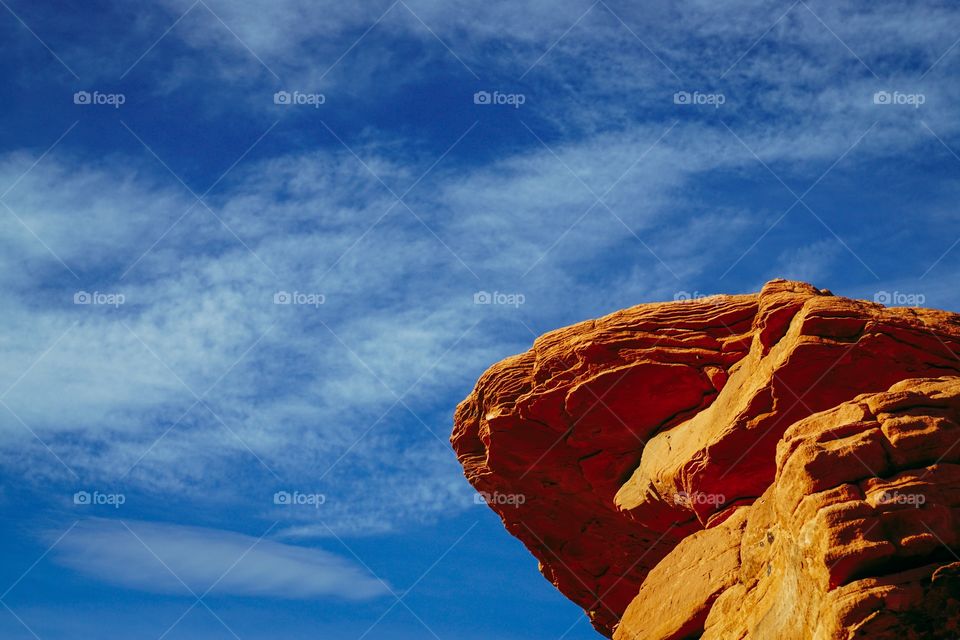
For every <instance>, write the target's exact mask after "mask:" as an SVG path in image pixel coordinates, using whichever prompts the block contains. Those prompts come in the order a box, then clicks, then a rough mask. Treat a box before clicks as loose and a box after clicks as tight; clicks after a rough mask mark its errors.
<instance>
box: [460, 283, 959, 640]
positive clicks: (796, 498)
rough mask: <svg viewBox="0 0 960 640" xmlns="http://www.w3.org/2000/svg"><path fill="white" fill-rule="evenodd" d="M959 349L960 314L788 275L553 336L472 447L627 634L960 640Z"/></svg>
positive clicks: (614, 632) (557, 564) (533, 528)
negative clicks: (854, 296)
mask: <svg viewBox="0 0 960 640" xmlns="http://www.w3.org/2000/svg"><path fill="white" fill-rule="evenodd" d="M958 353H960V316H958V315H956V314H952V313H947V312H944V311H936V310H930V309H910V308H885V307H883V306H881V305H879V304H875V303H870V302H865V301H858V300H851V299H847V298H842V297H838V296H834V295H832V294H831V293H830V292H829V291H826V290H821V289H816V288H815V287H813V286H811V285H807V284H804V283H798V282H788V281H783V280H779V281H773V282H770V283H768V284H767V285H766V286H765V287H764V288H763V290H762V291H761V292H760V293H758V294H752V295H736V296H713V297H711V298H706V299H700V300H692V301H681V302H669V303H657V304H645V305H639V306H636V307H632V308H630V309H625V310H623V311H619V312H617V313H614V314H611V315H609V316H606V317H604V318H600V319H597V320H590V321H587V322H583V323H580V324H578V325H574V326H571V327H567V328H564V329H559V330H557V331H552V332H550V333H547V334H545V335H544V336H541V337H540V338H538V339H537V340H536V341H535V343H534V345H533V348H532V349H530V351H528V352H526V353H524V354H520V355H517V356H513V357H511V358H508V359H506V360H504V361H503V362H500V363H499V364H496V365H494V366H493V367H491V368H490V369H489V370H488V371H487V372H486V373H485V374H484V375H483V376H482V377H481V378H480V380H479V382H478V383H477V385H476V388H475V389H474V391H473V393H471V394H470V396H469V397H468V398H467V399H466V400H464V401H463V402H462V403H461V404H460V405H459V407H458V408H457V412H456V417H455V426H454V431H453V435H452V437H451V441H452V443H453V446H454V449H455V450H456V452H457V455H458V457H459V459H460V462H461V463H462V465H463V467H464V471H465V473H466V476H467V478H468V480H469V481H470V482H471V483H472V484H473V485H474V487H476V489H477V490H479V491H481V492H484V493H485V494H487V495H489V496H494V497H495V498H496V497H498V496H501V497H504V498H505V499H492V500H490V501H489V503H490V506H491V507H492V508H493V509H494V510H495V511H497V513H498V514H499V515H500V517H501V518H502V519H503V522H504V525H505V526H506V528H507V530H508V531H509V532H510V533H511V534H513V535H515V536H516V537H517V538H519V539H520V540H521V541H522V542H523V543H524V544H525V545H526V546H527V548H528V549H529V550H530V551H531V552H532V553H533V555H534V556H536V558H537V559H538V560H539V561H540V567H541V571H542V572H543V574H544V576H546V577H547V579H548V580H550V581H551V582H552V583H553V584H555V585H556V586H557V588H558V589H560V591H561V592H563V593H564V594H565V595H566V596H567V597H568V598H570V599H571V600H573V601H574V602H576V603H577V604H578V605H580V606H581V607H583V608H584V610H585V611H587V613H588V614H589V616H590V619H591V621H592V622H593V624H594V626H595V627H596V628H597V630H598V631H600V632H601V633H603V634H605V635H607V636H614V637H616V638H623V639H626V638H630V639H635V640H641V639H643V640H647V639H650V640H661V639H664V640H665V639H680V638H697V637H702V638H716V639H720V638H723V639H727V638H853V637H865V638H883V637H891V638H893V637H906V638H911V637H916V638H926V637H931V638H935V637H944V638H948V637H950V638H952V637H957V636H958V635H960V631H958V630H957V629H956V628H955V627H956V624H957V621H958V620H960V619H958V617H957V606H958V601H957V599H956V592H957V591H958V590H960V586H958V585H960V582H958V578H957V577H956V576H957V574H958V569H960V559H958V557H957V556H956V555H954V551H956V550H958V549H960V539H958V538H960V527H958V526H957V525H956V524H955V523H954V517H955V516H954V513H955V512H956V513H960V512H957V511H956V510H955V508H954V502H957V503H960V494H958V492H957V491H956V489H955V486H954V485H955V483H956V482H958V481H960V466H957V465H960V428H958V426H957V425H958V423H960V377H955V376H960V357H958V355H957V354H958ZM517 495H522V496H523V498H524V499H523V500H510V499H509V497H510V496H517ZM857 634H861V635H857ZM932 634H940V635H932Z"/></svg>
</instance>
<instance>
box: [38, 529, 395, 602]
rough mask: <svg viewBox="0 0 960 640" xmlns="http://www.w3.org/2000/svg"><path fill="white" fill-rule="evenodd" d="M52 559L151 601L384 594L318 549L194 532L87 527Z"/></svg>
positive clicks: (360, 571)
mask: <svg viewBox="0 0 960 640" xmlns="http://www.w3.org/2000/svg"><path fill="white" fill-rule="evenodd" d="M54 557H55V559H56V561H57V562H58V563H60V564H62V565H64V566H67V567H69V568H71V569H74V570H76V571H78V572H80V573H82V574H85V575H87V576H90V577H92V578H95V579H97V580H102V581H104V582H108V583H111V584H115V585H118V586H121V587H125V588H131V589H138V590H142V591H149V592H153V593H172V594H179V595H191V594H190V592H191V591H192V592H193V594H196V595H198V596H200V595H203V594H204V593H205V592H207V591H208V590H209V591H210V593H211V594H212V595H224V596H266V597H272V598H285V599H316V598H339V599H346V600H364V599H369V598H376V597H379V596H383V595H387V594H389V589H388V587H387V586H386V585H385V584H384V583H382V582H381V581H380V580H379V579H378V578H377V577H375V576H373V575H371V574H370V573H369V572H368V571H367V570H366V569H364V568H362V567H360V566H357V565H356V564H354V563H353V562H352V561H348V560H346V559H344V558H342V557H340V556H338V555H335V554H333V553H330V552H328V551H324V550H323V549H317V548H307V547H299V546H293V545H288V544H282V543H279V542H275V541H272V540H267V539H258V538H256V537H253V536H248V535H243V534H239V533H233V532H230V531H222V530H217V529H205V528H199V527H185V526H179V525H170V524H158V523H150V522H136V521H133V522H123V521H117V520H106V519H93V520H86V521H83V522H82V523H80V524H79V525H77V526H76V527H74V528H73V529H72V530H70V532H69V533H68V534H67V535H66V536H65V537H64V538H63V539H62V540H61V541H60V542H59V543H58V544H57V546H56V551H55V556H54ZM188 589H189V590H188Z"/></svg>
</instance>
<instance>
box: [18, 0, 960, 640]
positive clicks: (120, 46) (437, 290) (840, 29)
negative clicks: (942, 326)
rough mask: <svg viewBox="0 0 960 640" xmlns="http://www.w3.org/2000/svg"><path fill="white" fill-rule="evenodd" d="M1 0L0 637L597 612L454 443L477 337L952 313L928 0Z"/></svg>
mask: <svg viewBox="0 0 960 640" xmlns="http://www.w3.org/2000/svg"><path fill="white" fill-rule="evenodd" d="M0 4H2V9H0V29H2V33H3V38H2V40H0V42H2V45H0V46H2V49H3V55H2V56H0V67H2V70H3V77H4V80H5V81H4V83H3V88H2V91H3V101H2V105H3V106H2V109H3V120H4V126H3V127H2V129H0V243H2V251H0V261H2V267H3V268H2V269H0V301H2V307H3V309H4V312H3V314H2V316H0V323H2V333H0V335H2V336H3V337H2V339H0V434H2V439H0V510H2V513H3V521H4V526H3V528H2V530H0V536H2V537H0V548H2V549H3V552H2V554H3V561H2V563H0V592H2V593H0V603H2V604H3V605H5V607H4V608H0V636H2V637H4V638H17V639H19V638H24V639H29V638H41V639H42V640H56V639H58V638H68V637H70V638H73V637H78V636H83V637H98V638H104V639H109V638H124V639H129V638H160V637H163V638H170V639H193V638H204V639H206V638H235V637H239V638H242V639H243V640H255V639H259V638H264V639H266V638H276V637H284V638H307V637H310V638H313V637H317V635H318V634H321V635H323V637H328V638H334V639H340V638H345V639H346V638H353V639H359V638H371V639H373V638H398V639H404V638H432V637H437V638H444V639H445V638H462V639H470V638H485V639H489V638H502V639H510V638H555V639H558V640H559V639H561V638H570V639H585V638H593V637H597V636H596V634H595V633H594V632H593V631H592V629H591V628H590V625H589V623H588V622H586V621H585V619H584V617H583V616H582V614H581V612H580V610H579V609H578V608H577V607H575V606H574V605H573V604H571V603H569V602H567V601H566V600H565V599H564V598H563V597H562V596H560V594H559V593H557V592H556V591H555V590H554V589H553V588H552V587H551V586H550V585H549V584H548V583H547V582H546V581H545V580H544V579H543V578H542V577H540V575H539V574H538V573H537V569H536V562H535V561H534V559H533V558H532V557H531V556H529V555H528V554H527V553H526V551H525V550H524V549H523V548H522V546H521V545H520V544H519V543H518V542H517V541H515V540H513V539H512V538H511V537H510V536H509V535H508V534H507V533H506V532H504V531H503V530H502V528H501V526H500V524H499V521H498V519H497V518H496V517H495V516H494V515H493V513H492V512H490V511H489V510H488V509H487V508H486V507H485V506H483V505H477V504H476V503H475V500H474V497H473V492H472V490H471V489H470V487H469V486H468V485H467V483H466V482H465V481H464V480H463V479H462V477H461V473H460V468H459V465H458V464H457V462H456V460H455V458H454V456H453V454H452V452H451V451H450V449H449V446H448V444H447V436H448V434H449V430H450V427H451V418H452V412H453V408H454V407H455V406H456V403H457V402H459V400H461V399H462V398H463V397H464V396H465V395H466V394H467V393H468V392H469V391H470V389H471V388H472V385H473V383H474V381H475V380H476V379H477V377H478V376H479V375H480V374H481V373H482V372H483V370H484V369H485V368H486V367H487V366H489V365H490V364H491V363H493V362H495V361H497V360H500V359H501V358H503V357H505V356H507V355H510V354H512V353H516V352H518V351H522V350H525V349H526V348H528V347H529V345H530V343H531V341H532V339H533V337H534V336H535V335H538V334H540V333H542V332H544V331H546V330H549V329H551V328H555V327H559V326H563V325H566V324H570V323H573V322H576V321H579V320H582V319H586V318H590V317H595V316H598V315H602V314H605V313H609V312H612V311H614V310H616V309H619V308H622V307H626V306H630V305H633V304H637V303H641V302H647V301H656V300H672V299H675V298H678V297H687V296H700V295H709V294H713V293H718V292H726V293H736V292H746V291H753V290H756V289H758V288H759V286H761V285H762V283H763V282H765V281H766V280H768V279H771V278H774V277H789V278H798V279H805V280H809V281H812V282H813V283H815V284H816V285H818V286H821V287H827V288H830V289H832V290H833V291H834V292H836V293H840V294H844V295H850V296H856V297H865V298H870V299H873V298H877V299H880V300H881V301H892V302H895V303H901V304H910V303H921V304H924V305H926V306H933V307H939V308H945V309H951V310H960V294H958V293H957V289H956V286H955V284H954V283H955V282H956V276H957V275H958V270H960V248H957V246H956V245H957V243H958V240H960V219H958V216H957V208H956V207H957V205H956V203H957V201H958V198H957V196H958V191H960V183H958V179H957V178H958V175H960V157H958V153H960V130H958V129H960V118H958V115H960V114H958V111H960V109H958V105H960V85H958V83H957V81H956V80H957V73H958V69H960V46H958V41H957V33H958V32H960V30H958V27H960V11H958V10H957V8H956V7H952V6H951V5H950V3H946V2H928V3H919V4H912V5H910V6H909V7H906V6H903V5H902V4H901V3H895V2H873V3H865V2H864V3H859V2H848V3H842V5H841V6H837V5H836V3H828V2H823V1H817V0H810V1H800V2H795V3H790V2H732V3H723V6H722V7H720V6H717V3H712V2H700V1H689V2H680V3H670V4H669V5H667V4H664V5H662V6H652V7H649V6H648V7H638V6H636V5H635V4H634V3H627V2H614V1H608V0H600V1H597V2H589V1H587V2H566V3H562V4H561V5H560V6H558V5H557V3H552V2H540V1H534V2H527V3H515V2H501V1H492V2H484V3H475V2H474V3H471V2H461V1H453V2H450V1H444V2H439V1H437V0H400V1H397V2H393V3H391V2H390V1H377V2H368V1H359V2H350V3H347V2H340V3H330V2H320V3H316V2H307V1H306V0H303V1H297V0H284V1H281V2H267V1H250V0H238V1H234V2H227V1H224V0H197V1H196V2H191V1H190V0H183V1H181V0H164V1H160V2H153V3H136V4H131V3H107V2H85V3H82V6H81V5H80V4H77V3H66V2H56V3H31V2H25V1H22V0H3V2H0ZM278 92H280V93H279V94H278ZM284 92H285V93H284ZM287 95H289V96H290V100H289V101H286V100H285V97H286V96H287ZM487 95H489V96H490V100H489V101H487V100H486V97H487ZM287 102H289V103H287ZM481 291H485V292H489V293H493V292H497V293H498V294H502V295H499V296H496V297H495V298H494V300H493V303H492V304H475V302H474V296H475V294H477V293H478V292H481ZM511 296H512V297H511ZM508 301H509V302H510V304H507V303H506V302H508ZM278 302H280V303H283V302H289V304H278ZM278 492H286V493H287V494H289V495H291V496H296V498H293V499H291V501H290V502H294V501H296V502H302V503H303V504H289V503H287V504H284V503H283V500H282V499H281V500H280V502H281V504H276V503H275V495H276V494H277V493H278ZM280 495H281V496H283V495H285V494H282V493H281V494H280ZM75 496H78V497H77V498H76V499H75ZM86 496H89V500H87V497H86ZM77 502H80V504H77ZM8 587H9V588H8Z"/></svg>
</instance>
